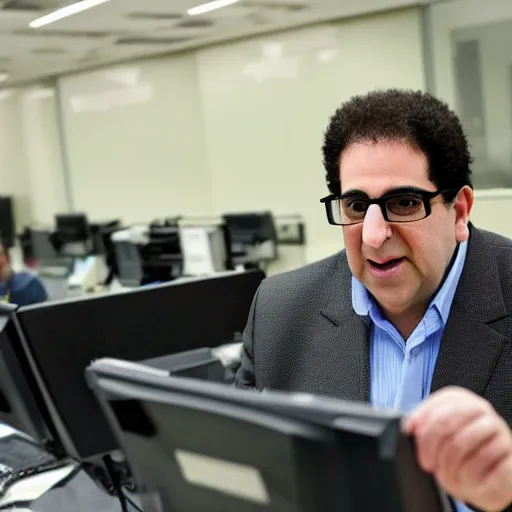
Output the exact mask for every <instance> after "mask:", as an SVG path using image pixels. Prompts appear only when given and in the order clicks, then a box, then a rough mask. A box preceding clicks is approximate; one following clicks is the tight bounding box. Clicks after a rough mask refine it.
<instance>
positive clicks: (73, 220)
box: [52, 213, 94, 258]
mask: <svg viewBox="0 0 512 512" xmlns="http://www.w3.org/2000/svg"><path fill="white" fill-rule="evenodd" d="M52 241H53V244H54V247H55V249H56V250H57V252H58V253H59V254H61V255H63V256H72V257H78V258H83V257H86V256H89V255H90V254H91V253H92V252H93V248H94V243H93V238H92V233H91V227H90V225H89V221H88V220H87V215H85V214H84V213H60V214H57V215H55V232H54V233H53V236H52Z"/></svg>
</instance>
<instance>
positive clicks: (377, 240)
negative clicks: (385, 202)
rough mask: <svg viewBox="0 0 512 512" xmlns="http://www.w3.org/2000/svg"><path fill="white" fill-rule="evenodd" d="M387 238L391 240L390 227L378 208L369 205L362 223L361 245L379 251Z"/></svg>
mask: <svg viewBox="0 0 512 512" xmlns="http://www.w3.org/2000/svg"><path fill="white" fill-rule="evenodd" d="M388 238H391V226H390V225H389V224H388V223H387V222H386V220H385V219H384V217H383V215H382V211H381V209H380V208H379V206H378V205H376V204H372V205H370V207H369V208H368V210H367V211H366V215H365V217H364V221H363V243H364V244H365V245H367V246H368V247H372V248H373V249H379V248H380V247H382V244H383V243H384V242H385V241H386V240H387V239H388Z"/></svg>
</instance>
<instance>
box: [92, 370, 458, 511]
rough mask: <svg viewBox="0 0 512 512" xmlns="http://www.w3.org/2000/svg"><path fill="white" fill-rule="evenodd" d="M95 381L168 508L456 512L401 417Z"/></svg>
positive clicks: (272, 395) (113, 378)
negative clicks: (421, 458) (423, 467)
mask: <svg viewBox="0 0 512 512" xmlns="http://www.w3.org/2000/svg"><path fill="white" fill-rule="evenodd" d="M93 374H94V377H93V378H92V382H93V385H94V387H95V389H96V392H97V393H98V395H99V397H100V400H101V401H102V404H103V405H104V406H105V405H106V406H107V407H106V412H107V415H108V417H109V419H110V421H111V422H112V423H113V425H114V428H115V430H116V432H117V434H118V435H119V436H120V438H121V439H122V441H121V444H122V445H123V448H124V451H125V454H126V456H127V459H128V460H129V462H130V463H131V465H132V467H133V468H134V470H135V471H136V472H137V474H138V475H139V476H140V479H141V481H142V482H143V483H144V484H146V486H147V491H149V492H152V491H157V492H158V494H160V498H161V501H162V505H163V507H162V510H163V511H164V512H171V511H172V512H187V511H188V510H194V511H196V512H217V511H223V512H235V511H236V512H255V511H257V510H262V509H265V510H268V511H269V512H297V511H301V512H317V511H323V512H329V511H332V512H334V511H347V512H352V511H370V510H371V511H373V510H379V511H383V512H388V511H389V512H441V511H445V510H447V509H448V508H449V507H445V504H444V503H443V501H442V499H441V496H440V493H439V492H438V489H437V487H436V486H435V482H434V480H433V478H432V477H431V476H430V475H427V474H425V473H424V472H423V471H421V469H420V468H419V466H418V464H417V461H416V459H415V455H414V446H413V443H412V442H411V439H409V438H407V437H404V436H403V435H402V434H401V432H400V419H399V416H398V414H397V413H395V412H393V411H389V412H387V411H380V412H379V411H375V410H373V409H372V408H371V407H370V406H368V405H364V404H353V403H348V402H339V401H336V400H332V399H327V398H322V397H316V398H313V397H310V398H311V399H308V400H307V401H304V400H296V399H295V398H294V397H293V395H287V394H284V393H276V392H272V391H271V392H269V393H264V394H261V393H249V392H243V391H241V390H238V389H233V388H228V387H224V386H222V387H221V386H219V385H216V384H212V383H203V382H197V381H192V380H189V379H177V378H169V377H163V376H156V375H151V374H145V375H144V374H143V373H139V374H137V373H136V372H134V371H133V370H131V371H130V373H128V371H125V370H118V369H116V370H115V371H114V372H113V371H112V368H111V369H110V370H106V369H105V367H103V369H101V368H99V367H98V366H96V369H95V370H93ZM91 375H92V374H91ZM290 397H291V398H290Z"/></svg>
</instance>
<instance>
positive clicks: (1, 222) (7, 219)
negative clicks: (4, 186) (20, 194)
mask: <svg viewBox="0 0 512 512" xmlns="http://www.w3.org/2000/svg"><path fill="white" fill-rule="evenodd" d="M15 234H16V230H15V226H14V209H13V202H12V198H11V197H10V196H0V237H1V239H2V242H3V244H4V245H5V247H7V248H9V247H12V246H13V245H14V238H15Z"/></svg>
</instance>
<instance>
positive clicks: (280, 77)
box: [0, 0, 512, 273]
mask: <svg viewBox="0 0 512 512" xmlns="http://www.w3.org/2000/svg"><path fill="white" fill-rule="evenodd" d="M370 3H372V2H370ZM373 4H374V9H373V10H374V11H379V12H373V13H371V12H365V13H364V14H361V15H358V13H357V12H353V13H352V14H353V15H352V16H350V17H348V18H346V19H337V20H330V21H326V22H324V23H317V24H314V25H311V26H304V27H300V28H295V29H291V30H285V31H280V32H272V33H268V34H262V35H258V36H253V37H249V38H237V39H235V40H231V41H226V42H223V43H219V44H215V45H210V46H207V47H202V48H197V49H193V50H187V51H180V52H178V53H172V54H169V55H165V56H158V57H154V58H147V57H146V58H144V59H139V60H134V61H126V62H123V63H118V64H112V65H110V66H107V67H102V68H99V69H90V70H87V71H83V72H77V73H73V74H69V75H64V76H59V77H56V78H52V79H48V80H44V81H38V82H37V83H26V84H22V85H19V86H10V85H9V83H7V84H6V86H5V87H4V88H3V89H2V90H0V155H1V158H0V184H1V188H2V193H3V194H9V195H12V196H13V198H14V201H15V209H16V223H17V228H18V230H21V229H22V227H23V226H25V225H32V226H38V225H50V224H51V223H52V222H53V218H54V215H55V214H56V213H57V212H63V211H70V210H75V211H84V212H87V214H88V215H89V217H90V218H91V219H93V220H101V219H106V218H112V217H115V218H121V219H122V220H123V222H126V223H134V222H148V221H149V220H151V219H153V218H156V217H164V216H173V215H179V214H182V215H190V216H198V215H215V214H220V213H223V212H228V211H251V210H262V209H270V210H272V211H273V212H274V213H275V214H276V215H282V214H301V215H302V216H303V218H304V221H305V225H306V232H307V244H306V246H305V247H304V248H303V252H302V253H301V254H300V255H298V254H297V253H291V252H290V253H286V251H285V252H284V253H283V254H284V258H283V260H282V261H281V262H280V263H279V264H277V265H274V266H273V267H272V268H270V269H269V271H270V273H272V272H276V271H280V270H285V269H286V268H293V267H295V266H298V265H300V264H302V263H304V262H309V261H313V260H316V259H319V258H321V257H324V256H327V255H329V254H331V253H333V252H335V251H336V250H338V249H339V248H340V247H342V245H343V242H342V236H341V231H340V230H339V229H336V228H334V227H331V226H329V225H327V222H326V220H325V214H324V210H323V207H322V205H321V204H320V203H319V198H320V197H322V196H323V195H325V193H326V188H325V184H324V175H323V168H322V163H321V152H320V150H321V141H322V134H323V130H324V128H325V126H326V124H327V122H328V117H329V116H330V115H331V114H332V113H333V111H334V110H335V108H336V107H337V106H338V105H339V104H340V103H341V102H343V101H344V100H347V99H348V98H350V97H351V96H352V95H354V94H357V93H363V92H365V91H368V90H371V89H374V88H385V87H404V88H413V89H423V90H429V91H431V92H433V93H435V94H436V95H438V96H439V97H440V98H443V99H445V100H446V101H448V103H449V104H450V105H451V106H452V107H454V108H455V109H456V111H457V112H458V113H459V115H460V116H461V118H462V120H463V122H464V124H465V127H466V129H467V130H468V135H469V138H470V142H471V144H472V150H473V153H474V155H475V159H476V161H475V165H474V173H475V184H476V185H477V201H476V205H475V210H474V214H473V217H472V220H473V221H474V222H475V223H476V224H477V225H479V226H480V227H484V228H488V229H492V230H495V231H498V232H501V233H504V234H505V235H508V236H512V226H511V225H510V223H509V222H508V218H509V216H510V214H511V213H512V193H511V192H510V189H509V187H510V186H511V184H512V51H511V50H510V48H512V45H510V44H509V42H512V30H511V27H512V3H510V1H509V0H487V1H486V2H485V4H484V3H483V2H481V1H479V0H455V1H446V2H434V3H432V4H430V5H413V4H412V3H411V5H407V4H409V2H406V1H402V2H399V3H398V4H397V3H396V2H395V3H387V2H385V1H380V2H377V1H374V2H373ZM391 6H392V7H393V8H392V9H388V7H391ZM226 10H228V9H226ZM368 10H372V9H368ZM29 82H30V81H29Z"/></svg>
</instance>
